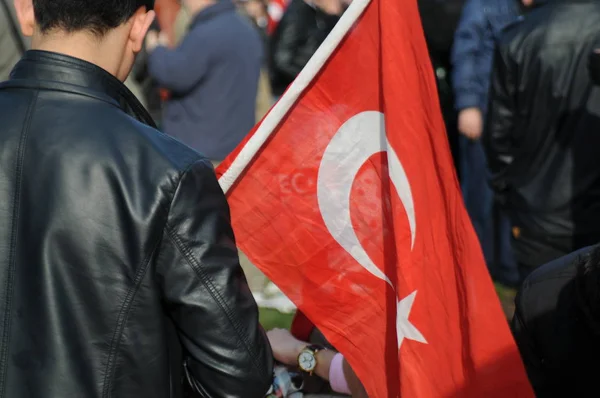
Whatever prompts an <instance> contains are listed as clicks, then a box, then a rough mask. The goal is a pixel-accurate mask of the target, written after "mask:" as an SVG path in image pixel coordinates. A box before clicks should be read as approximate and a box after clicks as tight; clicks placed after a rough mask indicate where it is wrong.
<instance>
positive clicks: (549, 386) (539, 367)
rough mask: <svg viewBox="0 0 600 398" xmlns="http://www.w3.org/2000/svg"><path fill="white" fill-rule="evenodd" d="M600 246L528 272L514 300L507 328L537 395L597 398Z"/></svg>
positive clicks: (599, 348) (539, 397) (599, 328)
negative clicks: (512, 335) (513, 338)
mask: <svg viewBox="0 0 600 398" xmlns="http://www.w3.org/2000/svg"><path fill="white" fill-rule="evenodd" d="M599 286H600V246H591V247H586V248H584V249H581V250H579V251H577V252H575V253H572V254H569V255H568V256H565V257H561V258H560V259H557V260H554V261H552V262H551V263H549V264H546V265H544V266H543V267H540V268H539V269H537V270H536V271H535V272H533V273H532V274H531V275H529V277H528V278H527V279H526V280H525V282H524V283H523V285H522V287H521V290H520V291H519V294H518V296H517V299H516V300H515V304H516V310H515V316H514V318H513V321H512V330H513V334H514V336H515V341H516V343H517V346H518V347H519V351H520V353H521V357H522V358H523V364H524V365H525V369H526V370H527V375H528V376H529V380H530V381H531V385H532V387H533V389H534V390H535V393H536V397H538V398H553V397H578V398H579V397H590V398H591V397H597V396H598V391H599V388H598V380H597V377H598V358H599V357H600V289H599V288H598V287H599Z"/></svg>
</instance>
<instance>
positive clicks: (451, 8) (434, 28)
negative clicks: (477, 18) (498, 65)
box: [418, 0, 465, 178]
mask: <svg viewBox="0 0 600 398" xmlns="http://www.w3.org/2000/svg"><path fill="white" fill-rule="evenodd" d="M464 2H465V0H443V1H440V0H418V6H419V13H420V15H421V22H422V23H423V31H424V33H425V40H426V42H427V49H428V50H429V57H430V59H431V64H432V67H433V70H434V73H435V78H436V83H437V89H438V96H439V99H440V106H441V110H442V116H443V118H444V124H445V125H446V133H447V134H448V141H449V143H450V150H451V152H452V158H453V160H454V166H455V168H456V170H457V172H458V177H459V178H460V170H459V159H460V158H459V155H460V153H459V145H458V135H459V134H458V130H457V128H456V123H457V122H456V120H457V112H456V110H455V108H454V93H453V92H452V64H451V62H450V51H451V49H452V45H453V43H454V32H455V31H456V28H457V26H458V21H459V19H460V15H461V11H462V8H463V5H464Z"/></svg>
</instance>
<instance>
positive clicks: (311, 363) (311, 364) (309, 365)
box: [298, 351, 317, 372]
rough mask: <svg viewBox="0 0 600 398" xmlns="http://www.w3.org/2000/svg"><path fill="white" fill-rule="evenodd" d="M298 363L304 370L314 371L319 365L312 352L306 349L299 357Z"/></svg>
mask: <svg viewBox="0 0 600 398" xmlns="http://www.w3.org/2000/svg"><path fill="white" fill-rule="evenodd" d="M298 364H299V365H300V369H302V370H303V371H305V372H312V371H313V370H315V368H316V367H317V360H316V359H315V356H314V355H313V354H312V353H311V352H308V351H304V352H303V353H301V354H300V356H299V357H298Z"/></svg>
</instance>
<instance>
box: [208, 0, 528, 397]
mask: <svg viewBox="0 0 600 398" xmlns="http://www.w3.org/2000/svg"><path fill="white" fill-rule="evenodd" d="M383 114H384V115H385V118H383V117H382V115H383ZM384 130H385V133H384V134H385V136H384V137H382V136H381V132H382V131H384ZM361 137H362V138H361ZM365 137H367V138H366V139H365ZM242 145H246V143H244V144H242ZM373 147H377V148H380V149H379V150H377V151H372V149H373ZM371 152H372V154H371ZM238 153H239V150H238V151H236V152H235V153H234V154H232V157H231V158H230V159H227V160H226V161H225V162H224V163H223V165H222V166H221V167H220V168H219V169H218V171H217V172H218V174H222V173H223V172H224V171H226V170H227V168H228V167H229V165H230V164H231V162H232V160H233V159H234V158H235V156H237V154H238ZM365 153H366V154H367V155H368V156H367V157H366V158H365V159H363V160H362V161H361V164H358V165H357V164H356V162H357V160H356V159H360V157H361V156H362V155H364V154H365ZM352 168H355V169H356V170H354V171H352V173H354V174H353V175H351V176H350V180H348V178H349V177H348V175H347V174H348V173H349V170H351V169H352ZM352 173H351V174H352ZM348 181H349V182H350V185H349V184H348ZM228 199H229V203H230V206H231V211H232V222H233V226H234V230H235V233H236V237H237V240H238V244H239V246H240V248H241V249H242V251H243V252H244V253H246V254H247V255H248V257H249V258H250V260H252V261H253V262H254V263H255V264H257V265H258V266H259V267H260V268H261V269H262V271H264V272H265V274H266V275H267V276H268V277H269V278H271V280H273V281H274V282H275V283H276V284H277V285H278V286H279V287H280V288H281V289H282V290H283V292H284V293H285V294H286V295H287V296H288V297H290V298H291V299H292V300H293V301H294V302H295V303H296V304H297V305H298V306H299V308H300V310H301V311H302V312H303V313H304V314H306V316H307V318H308V319H310V321H312V323H314V324H315V325H316V326H317V327H318V328H319V329H320V330H321V331H322V332H323V333H324V335H325V336H326V337H327V339H328V340H329V342H330V343H331V344H332V345H334V346H335V347H336V348H337V349H339V350H340V351H341V352H342V353H343V354H344V356H345V358H346V359H347V360H348V361H349V363H350V365H351V366H352V368H353V369H354V371H355V372H356V373H357V374H358V376H359V377H360V379H361V380H362V381H363V383H364V384H365V387H366V389H367V391H368V393H369V396H370V397H392V398H396V397H398V396H402V397H419V398H427V397H432V398H433V397H435V398H439V397H473V398H480V397H498V398H500V397H501V398H504V397H531V396H533V393H532V391H531V387H530V386H529V383H528V381H527V378H526V375H525V372H524V369H523V365H522V363H521V360H520V357H519V354H518V350H517V348H516V346H515V344H514V341H513V339H512V336H511V333H510V330H509V328H508V325H507V322H506V320H505V318H504V314H503V311H502V309H501V306H500V303H499V301H498V298H497V296H496V293H495V290H494V287H493V285H492V282H491V280H490V277H489V275H488V273H487V270H486V267H485V264H484V260H483V256H482V254H481V250H480V247H479V244H478V241H477V238H476V236H475V234H474V231H473V228H472V226H471V224H470V221H469V218H468V216H467V213H466V211H465V209H464V206H463V203H462V199H461V195H460V192H459V188H458V184H457V180H456V176H455V173H454V169H453V163H452V160H451V156H450V151H449V148H448V143H447V139H446V133H445V131H444V125H443V121H442V117H441V113H440V110H439V105H438V99H437V94H436V86H435V80H434V76H433V72H432V69H431V65H430V61H429V57H428V53H427V48H426V45H425V41H424V38H423V32H422V29H421V25H420V19H419V14H418V10H417V5H416V2H415V1H411V0H403V1H398V0H372V2H371V4H370V5H369V6H368V7H367V9H366V11H365V13H364V14H363V15H362V17H361V18H360V20H359V21H358V22H357V23H356V25H355V26H354V28H353V29H352V30H351V32H350V33H349V34H348V35H347V37H346V38H345V39H344V41H342V43H341V45H340V46H339V48H338V49H337V50H336V52H335V53H334V55H333V56H332V57H331V58H330V60H329V61H328V63H327V64H326V66H325V67H324V68H323V69H322V70H321V72H320V73H319V75H318V76H317V77H316V79H315V80H314V81H313V82H312V84H311V85H310V86H309V88H308V89H307V90H306V91H305V92H304V93H303V94H302V96H301V97H300V98H299V99H298V101H297V102H296V104H295V106H294V107H293V108H292V109H291V111H290V112H289V113H288V114H287V116H286V117H285V118H284V119H283V122H282V123H281V124H280V125H279V127H278V128H277V130H276V131H275V133H274V134H273V136H272V137H271V138H270V139H269V140H268V141H267V143H266V144H265V145H264V146H263V147H262V148H261V151H260V152H259V153H258V155H257V156H256V157H255V158H254V159H253V161H252V162H251V163H250V164H249V165H248V167H247V168H246V169H245V170H244V173H243V174H242V176H241V178H240V179H239V180H238V181H237V183H236V185H235V186H234V187H233V188H232V189H230V190H229V192H228ZM411 199H412V200H411ZM347 202H349V208H346V207H344V204H345V203H347ZM413 216H414V218H413ZM411 223H412V224H411ZM353 234H355V237H356V240H353V238H352V236H353ZM369 264H373V266H372V267H371V266H370V265H369ZM386 278H387V280H386ZM388 280H389V281H388ZM399 314H400V315H399ZM398 325H399V326H398ZM398 331H400V333H398ZM400 342H401V345H400V344H399V343H400Z"/></svg>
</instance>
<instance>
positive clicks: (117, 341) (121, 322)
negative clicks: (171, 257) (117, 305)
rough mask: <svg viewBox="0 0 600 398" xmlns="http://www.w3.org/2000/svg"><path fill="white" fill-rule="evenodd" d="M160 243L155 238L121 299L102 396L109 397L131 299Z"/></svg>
mask: <svg viewBox="0 0 600 398" xmlns="http://www.w3.org/2000/svg"><path fill="white" fill-rule="evenodd" d="M159 243H160V238H158V239H157V241H156V243H155V244H154V247H153V249H152V250H151V251H150V253H149V254H148V256H147V257H146V258H144V261H142V266H141V267H140V269H139V270H138V271H137V273H136V276H135V280H134V286H133V287H131V288H130V289H129V290H128V291H127V295H126V296H125V300H124V301H123V305H122V306H121V310H120V311H119V316H118V318H117V325H116V328H115V332H114V333H113V337H112V339H111V342H110V348H109V354H108V360H107V362H106V368H105V374H104V383H103V384H104V388H103V392H102V397H110V396H111V393H110V390H111V389H112V384H113V379H114V377H113V376H114V374H115V371H116V357H117V351H118V348H119V347H120V345H121V337H123V331H124V330H125V325H126V324H127V320H128V319H129V314H130V313H131V306H132V304H133V301H134V299H135V297H136V295H137V292H138V290H139V289H140V285H141V283H142V281H143V279H144V276H145V275H146V271H147V270H148V264H149V263H150V259H151V258H152V257H153V256H154V254H155V253H156V250H157V248H158V245H159Z"/></svg>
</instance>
